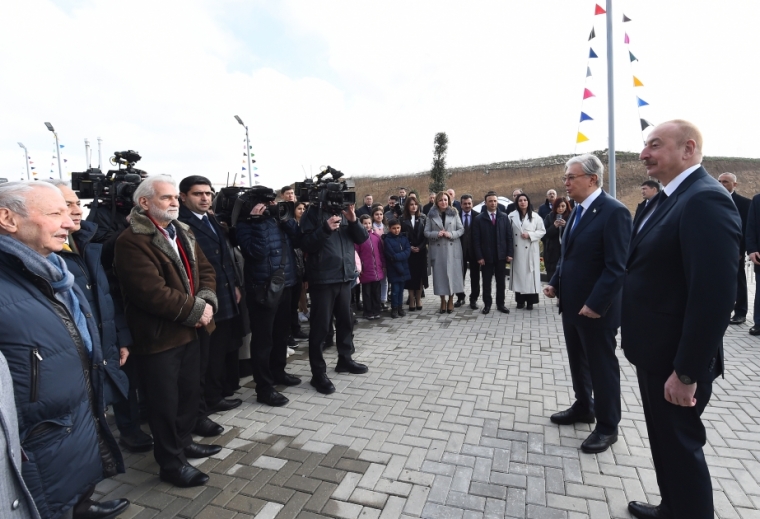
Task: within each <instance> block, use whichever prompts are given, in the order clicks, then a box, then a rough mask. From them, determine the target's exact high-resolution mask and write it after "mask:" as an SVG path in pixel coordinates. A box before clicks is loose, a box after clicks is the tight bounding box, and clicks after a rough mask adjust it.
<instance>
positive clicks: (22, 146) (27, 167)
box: [18, 142, 31, 180]
mask: <svg viewBox="0 0 760 519" xmlns="http://www.w3.org/2000/svg"><path fill="white" fill-rule="evenodd" d="M18 145H19V146H20V147H21V149H23V150H24V157H26V179H27V180H31V176H30V174H29V150H27V149H26V146H24V144H23V143H21V142H19V143H18Z"/></svg>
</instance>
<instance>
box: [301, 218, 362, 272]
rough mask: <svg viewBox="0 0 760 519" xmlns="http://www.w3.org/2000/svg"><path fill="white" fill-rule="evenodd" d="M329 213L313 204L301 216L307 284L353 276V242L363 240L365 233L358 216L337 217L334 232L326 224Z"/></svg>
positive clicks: (354, 266)
mask: <svg viewBox="0 0 760 519" xmlns="http://www.w3.org/2000/svg"><path fill="white" fill-rule="evenodd" d="M329 218H330V214H329V213H327V212H325V211H322V210H321V209H320V208H318V207H316V206H313V205H312V206H309V209H308V210H307V211H306V213H304V215H303V216H302V217H301V233H302V236H301V250H302V251H304V253H306V278H307V279H308V280H309V285H329V284H332V283H345V282H348V281H353V280H354V279H356V257H355V249H354V244H362V243H364V242H365V241H366V240H367V238H369V235H368V234H367V230H366V229H365V228H364V227H362V226H361V224H360V223H359V219H358V218H357V219H356V221H355V222H349V221H348V220H346V218H345V217H343V218H342V219H341V222H340V227H339V228H338V230H337V231H332V230H331V229H330V228H329V227H328V226H327V220H328V219H329Z"/></svg>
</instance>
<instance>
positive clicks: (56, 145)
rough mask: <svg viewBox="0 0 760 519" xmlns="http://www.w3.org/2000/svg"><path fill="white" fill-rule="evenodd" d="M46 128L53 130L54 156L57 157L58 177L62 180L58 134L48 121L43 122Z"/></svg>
mask: <svg viewBox="0 0 760 519" xmlns="http://www.w3.org/2000/svg"><path fill="white" fill-rule="evenodd" d="M45 126H47V129H48V130H50V131H51V132H53V135H54V136H55V156H56V157H58V178H59V179H61V180H63V171H62V170H61V147H60V146H59V145H58V134H57V133H55V128H53V125H52V124H50V123H45Z"/></svg>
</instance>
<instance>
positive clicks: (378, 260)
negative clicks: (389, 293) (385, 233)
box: [354, 214, 385, 319]
mask: <svg viewBox="0 0 760 519" xmlns="http://www.w3.org/2000/svg"><path fill="white" fill-rule="evenodd" d="M360 221H361V223H362V225H363V226H364V228H365V229H367V232H368V234H369V238H368V239H367V240H366V241H365V242H364V243H362V244H361V245H354V247H355V248H356V252H357V253H358V254H359V258H360V259H361V263H362V273H361V275H360V276H359V281H360V282H361V284H362V299H363V300H364V318H365V319H378V318H379V317H380V299H381V298H380V284H381V281H382V280H383V279H385V273H384V270H385V254H384V253H383V240H382V239H381V238H380V236H378V235H377V234H375V233H374V232H372V230H371V229H372V218H370V216H369V215H366V214H365V215H362V216H361V219H360Z"/></svg>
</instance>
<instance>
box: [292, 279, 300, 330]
mask: <svg viewBox="0 0 760 519" xmlns="http://www.w3.org/2000/svg"><path fill="white" fill-rule="evenodd" d="M302 290H303V282H302V280H301V278H298V281H296V284H295V285H293V287H292V288H291V289H290V333H291V334H293V333H297V332H300V331H301V321H299V320H298V302H299V301H300V300H301V291H302Z"/></svg>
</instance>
